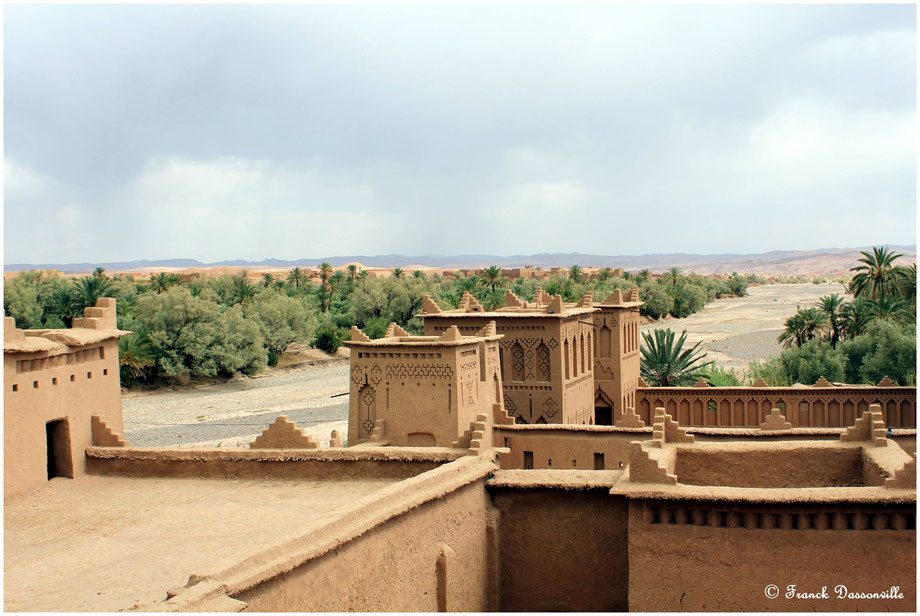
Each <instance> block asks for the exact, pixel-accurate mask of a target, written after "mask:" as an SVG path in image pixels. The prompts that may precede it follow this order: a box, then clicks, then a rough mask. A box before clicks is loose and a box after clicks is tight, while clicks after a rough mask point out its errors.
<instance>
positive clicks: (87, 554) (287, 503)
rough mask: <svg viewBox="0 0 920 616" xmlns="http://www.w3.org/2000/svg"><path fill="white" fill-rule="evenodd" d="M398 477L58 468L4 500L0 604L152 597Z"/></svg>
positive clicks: (70, 607)
mask: <svg viewBox="0 0 920 616" xmlns="http://www.w3.org/2000/svg"><path fill="white" fill-rule="evenodd" d="M395 482H396V480H393V479H365V480H355V481H336V480H322V481H319V480H317V481H304V480H296V481H262V480H242V479H212V480H202V479H161V478H142V479H136V478H127V477H97V476H91V475H86V476H82V477H78V478H76V479H54V480H52V481H50V482H49V483H48V485H47V486H45V487H44V488H43V489H41V490H39V491H37V492H35V493H33V494H31V495H29V496H27V497H25V498H23V499H20V500H16V501H14V502H12V503H10V504H7V505H5V507H4V519H3V524H4V563H3V565H4V571H3V578H4V608H5V610H6V611H39V612H41V611H73V612H82V611H105V612H114V611H118V610H125V609H131V608H132V607H134V606H137V605H140V606H149V605H151V604H153V603H155V602H158V601H161V600H163V599H165V598H166V590H168V589H170V588H176V587H181V586H185V584H186V582H187V581H188V578H189V576H190V575H191V574H197V575H203V574H209V573H215V572H217V571H220V570H221V569H222V568H224V567H227V566H230V565H231V564H233V563H236V562H238V561H239V560H241V559H242V558H244V557H246V556H248V555H250V554H254V553H256V552H259V551H261V550H264V549H265V548H268V547H270V546H272V545H277V544H280V543H283V542H285V541H289V540H292V539H294V538H296V537H299V536H301V535H304V534H305V533H307V532H308V531H310V530H313V529H316V528H319V527H320V526H322V525H324V524H327V523H328V522H330V521H332V520H335V519H338V518H339V517H342V516H343V515H347V512H348V511H349V510H352V509H354V508H356V507H358V506H360V505H362V504H363V503H365V502H367V501H368V500H370V499H372V498H374V497H375V496H376V494H377V493H378V492H379V491H380V490H382V489H383V488H385V487H386V486H388V485H391V484H393V483H395ZM87 494H92V498H87V497H86V495H87ZM51 496H53V498H50V497H51ZM267 520H271V523H266V521H267ZM51 521H53V523H51ZM151 537H156V538H157V540H156V541H155V542H151V541H150V540H149V539H150V538H151ZM100 589H102V590H100Z"/></svg>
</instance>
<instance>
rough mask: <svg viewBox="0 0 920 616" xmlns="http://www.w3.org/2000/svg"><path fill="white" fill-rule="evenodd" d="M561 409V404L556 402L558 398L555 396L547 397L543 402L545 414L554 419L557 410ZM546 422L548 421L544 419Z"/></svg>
mask: <svg viewBox="0 0 920 616" xmlns="http://www.w3.org/2000/svg"><path fill="white" fill-rule="evenodd" d="M558 410H559V405H558V404H557V403H556V400H554V399H553V398H547V399H546V401H544V402H543V414H544V415H546V416H547V417H549V418H550V419H552V418H553V417H555V416H556V411H558ZM544 423H546V422H545V421H544Z"/></svg>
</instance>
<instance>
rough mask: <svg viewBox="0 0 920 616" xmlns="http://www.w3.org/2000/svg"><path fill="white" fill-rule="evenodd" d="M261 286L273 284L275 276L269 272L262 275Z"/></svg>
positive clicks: (266, 286) (271, 285)
mask: <svg viewBox="0 0 920 616" xmlns="http://www.w3.org/2000/svg"><path fill="white" fill-rule="evenodd" d="M262 286H263V287H265V288H268V287H273V286H275V277H274V276H272V275H271V274H263V275H262Z"/></svg>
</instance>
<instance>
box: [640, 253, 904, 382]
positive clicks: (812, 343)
mask: <svg viewBox="0 0 920 616" xmlns="http://www.w3.org/2000/svg"><path fill="white" fill-rule="evenodd" d="M861 254H862V258H861V259H859V265H857V266H856V267H854V268H852V270H851V272H852V274H853V276H852V278H851V279H850V280H849V281H848V284H847V290H848V291H850V293H851V294H852V299H849V300H848V299H845V298H844V297H843V296H841V295H840V294H838V293H832V294H830V295H825V296H824V297H821V298H820V299H819V300H818V301H817V302H815V305H814V306H810V307H807V308H800V309H798V310H797V311H796V313H795V314H794V315H792V316H791V317H789V318H788V319H786V321H785V323H784V324H783V325H784V330H783V333H782V334H781V335H780V336H779V342H780V343H781V344H782V346H783V351H782V353H781V354H780V356H779V357H775V358H772V359H768V360H761V361H754V362H751V363H750V365H749V367H748V370H747V371H746V372H745V373H743V374H739V373H737V372H735V371H734V370H724V369H719V368H717V367H715V365H714V363H713V362H711V361H706V354H705V353H704V352H703V349H702V348H701V344H700V343H697V344H695V345H693V346H688V345H686V332H684V333H683V334H682V335H681V336H680V337H675V335H674V333H673V332H671V331H670V330H657V331H654V332H652V333H648V332H645V333H643V344H642V377H643V378H644V379H645V380H646V381H647V382H648V383H649V384H650V385H653V386H683V385H690V384H692V383H693V382H694V381H696V380H697V379H699V378H703V379H704V380H705V381H706V382H708V383H709V384H711V385H717V386H731V385H741V384H745V383H746V384H751V383H753V381H755V380H756V379H758V378H762V379H763V380H764V381H765V382H766V383H767V384H768V385H771V386H777V387H778V386H789V385H792V384H794V383H802V384H805V385H812V384H814V383H815V382H817V381H818V379H819V378H821V377H822V376H823V377H825V378H826V379H828V380H829V381H832V382H843V383H852V384H877V383H878V382H879V381H881V380H882V379H883V378H884V377H886V376H887V377H888V378H889V379H891V381H892V382H894V383H895V384H897V385H914V384H915V383H916V356H917V335H916V315H917V266H916V264H911V265H909V266H905V265H898V264H897V263H896V261H897V260H898V259H899V258H901V257H902V256H903V255H900V254H897V253H895V252H893V251H891V250H889V249H887V248H885V247H877V248H874V249H873V250H872V251H871V252H863V253H861Z"/></svg>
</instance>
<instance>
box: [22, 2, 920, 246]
mask: <svg viewBox="0 0 920 616" xmlns="http://www.w3.org/2000/svg"><path fill="white" fill-rule="evenodd" d="M914 15H915V8H914V7H912V6H802V5H794V6H687V5H681V6H674V7H629V6H473V5H470V6H459V7H458V6H431V7H425V6H408V7H406V6H403V7H397V6H394V7H356V6H350V7H336V6H276V7H264V6H169V5H162V6H79V5H71V6H20V5H11V6H9V7H7V10H6V15H5V17H6V23H5V36H6V41H5V48H4V53H5V93H6V100H5V133H6V139H5V151H6V158H7V163H6V165H5V167H6V168H7V169H12V170H13V172H12V174H9V173H8V174H7V175H9V176H10V177H8V184H12V185H13V186H12V188H11V187H10V186H9V185H8V186H7V187H6V190H5V197H6V199H5V200H6V203H5V206H6V207H5V214H4V217H5V223H6V224H5V227H6V233H5V236H6V237H5V240H6V242H5V243H6V250H5V258H6V259H7V261H36V260H53V261H66V260H72V261H74V260H84V259H91V258H95V259H130V258H142V257H150V258H157V257H180V256H188V257H194V258H202V259H221V258H237V257H240V258H256V259H261V258H263V257H266V256H275V257H280V258H298V257H303V256H308V255H319V254H332V253H356V252H364V253H368V252H377V253H388V252H403V253H406V252H416V253H426V252H427V253H431V252H440V253H450V252H481V253H488V252H493V253H503V254H508V253H513V252H549V251H552V252H564V251H570V250H579V251H582V252H595V253H603V252H606V253H626V252H635V253H639V252H670V251H676V250H683V251H696V252H730V251H733V252H751V251H759V250H769V249H779V248H813V247H818V246H831V245H844V244H868V243H873V242H894V243H912V242H913V241H914V233H913V228H914V222H915V200H916V194H915V173H914V168H915V158H916V153H915V151H914V146H913V138H912V136H913V134H914V126H915V107H916V101H915V94H914V93H915V84H916V77H915V73H916V66H915V48H916V32H915V28H914V23H915V21H914V20H915V17H914ZM786 133H788V134H786ZM806 133H807V135H806V137H807V138H803V139H802V140H801V141H802V142H801V143H798V144H797V143H796V134H806ZM901 134H906V135H907V138H908V141H909V143H907V144H905V143H904V141H905V140H904V138H902V137H900V136H899V135H901ZM765 135H766V136H765ZM879 135H881V137H879ZM774 137H775V138H774ZM771 139H773V141H775V142H776V143H773V141H771ZM856 139H858V140H860V141H859V143H856V142H854V141H853V140H856ZM809 140H810V141H809ZM863 142H865V146H864V147H863V146H862V145H861V144H862V143H863ZM861 150H864V151H865V160H861V158H860V154H859V152H860V151H861ZM797 152H798V153H799V154H797ZM784 156H785V157H786V158H787V159H788V160H793V159H795V160H797V163H796V164H784V163H783V157H784ZM796 156H799V158H800V159H796ZM165 160H168V161H172V162H171V163H170V165H164V164H163V162H162V161H165ZM158 161H159V162H158ZM228 161H236V162H228ZM254 169H261V171H259V172H255V171H253V170H254ZM17 172H18V177H17ZM28 174H31V175H28ZM196 174H198V175H196ZM24 175H28V178H25V179H24ZM301 176H303V177H305V178H307V179H306V180H304V179H298V178H300V177H301ZM36 178H38V179H36ZM214 178H220V179H219V180H215V179H214ZM27 180H28V181H29V182H32V183H33V184H34V183H36V182H37V183H38V184H41V183H42V182H44V184H45V188H44V189H42V188H41V187H40V186H39V187H35V186H33V187H32V188H30V189H29V190H24V189H22V188H21V187H22V185H23V182H26V181H27ZM215 181H219V182H222V183H224V184H225V186H226V185H229V186H238V187H239V192H238V193H233V194H230V193H228V192H227V191H226V190H224V189H223V188H222V187H218V186H215V185H214V182H215ZM152 182H156V185H155V186H154V185H153V184H152ZM16 186H19V187H20V188H18V189H17V188H16ZM170 191H173V192H170ZM231 202H232V203H231ZM247 208H250V209H251V212H253V214H252V216H251V217H254V216H255V213H256V212H257V213H258V217H259V224H258V225H253V224H252V223H250V224H245V223H244V222H243V221H244V220H245V212H246V210H247ZM451 208H455V209H456V210H457V211H458V213H457V214H455V215H452V216H451V215H444V214H443V213H442V212H443V211H445V210H450V209H451ZM150 209H152V210H153V211H149V210H150ZM770 209H773V210H774V211H775V212H776V214H778V215H771V214H769V210H770ZM228 210H230V211H232V212H234V214H233V215H232V216H229V217H228V216H227V214H226V212H227V211H228ZM75 211H78V212H79V213H80V215H79V216H77V217H76V219H75V220H76V221H74V212H75ZM158 211H159V212H160V214H158V213H157V212H158ZM183 211H192V212H197V213H198V214H196V216H198V215H200V220H201V221H207V220H211V221H216V220H224V221H225V222H226V221H227V220H230V221H236V222H228V223H227V224H224V223H221V224H220V225H219V226H220V230H221V233H220V234H209V235H207V236H205V235H203V228H206V227H207V225H206V224H205V223H204V222H200V223H198V224H195V225H191V224H184V223H183V221H182V220H181V219H180V220H178V221H173V223H174V224H172V225H163V224H161V222H157V223H156V224H151V222H150V220H151V217H158V216H162V215H163V214H165V213H174V214H175V215H178V216H180V218H181V213H182V212H183ZM570 211H573V212H576V213H577V214H578V215H577V216H576V217H573V218H570V219H569V222H567V223H566V224H564V225H560V224H559V220H560V219H561V220H565V217H564V216H561V215H563V214H564V213H565V212H570ZM337 212H339V213H342V216H343V219H347V220H349V221H351V223H352V224H357V223H356V222H355V221H357V220H363V221H365V222H366V224H363V223H362V224H361V225H358V226H356V227H355V229H354V230H352V231H349V230H347V229H336V230H332V231H327V230H323V229H316V228H315V226H314V225H313V223H312V222H311V221H313V220H320V219H322V220H324V221H325V220H326V219H327V215H328V214H329V213H332V214H334V213H337ZM528 212H536V213H540V214H541V215H540V216H538V217H536V218H531V219H528V216H527V214H528ZM796 214H797V215H799V216H807V217H808V218H809V219H813V220H820V221H821V225H820V226H819V228H817V229H814V228H808V227H807V226H806V227H804V228H803V227H802V226H801V225H798V224H790V221H789V220H784V219H783V218H782V217H781V216H792V215H796ZM222 216H223V217H224V218H223V219H222V218H221V217H222ZM36 217H38V218H39V219H41V220H45V221H49V224H48V228H47V229H46V232H47V233H48V234H52V235H53V234H62V235H63V234H64V233H65V229H70V230H71V232H72V231H73V228H74V225H76V226H77V227H81V226H82V227H83V228H82V229H81V232H82V235H83V237H87V238H90V237H91V238H93V240H94V241H93V242H92V243H89V242H87V243H86V244H78V245H73V244H72V243H70V242H66V241H63V238H61V239H60V240H59V241H54V240H55V238H54V237H51V238H49V240H51V241H49V242H48V243H47V246H46V247H44V248H39V246H37V245H36V244H35V243H34V242H25V241H23V240H22V237H23V236H22V232H21V229H23V228H24V227H25V226H27V225H29V224H31V223H32V222H34V220H35V219H36ZM236 217H239V218H236ZM286 217H287V221H288V223H289V224H286ZM196 220H198V218H196ZM65 221H66V224H65ZM713 221H718V224H719V227H718V228H714V227H713ZM896 221H902V222H903V224H892V223H893V222H896ZM295 223H296V225H298V226H297V227H296V231H299V232H300V235H298V233H296V232H294V231H295V229H294V228H292V225H293V224H295ZM376 225H379V227H378V226H376ZM752 225H754V226H756V228H757V229H758V232H757V233H756V236H755V237H753V238H751V237H749V235H750V234H749V230H750V228H751V227H752ZM254 226H255V227H258V229H259V234H254V233H253V228H254ZM636 226H638V227H639V228H640V229H642V230H643V233H641V234H634V233H627V232H626V229H628V228H635V227H636ZM273 228H274V229H279V228H284V233H281V234H278V235H277V236H276V237H272V234H271V230H272V229H273ZM154 229H155V230H156V231H157V232H156V233H154ZM806 229H807V230H806ZM329 233H340V236H339V237H337V238H336V241H335V242H331V241H328V240H327V238H326V237H325V236H326V235H328V234H329ZM318 234H319V235H320V236H318ZM701 244H705V245H701ZM713 244H719V245H718V246H714V245H713ZM87 245H92V246H93V248H92V252H93V254H92V255H89V254H84V253H83V252H81V251H82V249H83V247H85V246H87ZM324 250H325V251H326V252H323V251H324ZM161 251H163V252H161ZM330 251H331V252H330Z"/></svg>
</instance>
